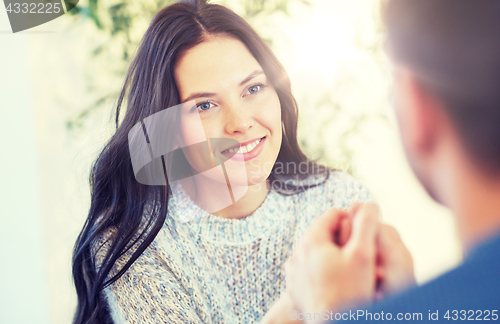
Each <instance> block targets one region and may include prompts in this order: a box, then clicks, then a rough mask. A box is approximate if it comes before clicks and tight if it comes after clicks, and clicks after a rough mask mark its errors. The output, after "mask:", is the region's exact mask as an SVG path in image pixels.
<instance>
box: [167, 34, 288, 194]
mask: <svg viewBox="0 0 500 324" xmlns="http://www.w3.org/2000/svg"><path fill="white" fill-rule="evenodd" d="M175 79H176V82H177V87H178V89H179V94H180V98H181V102H187V101H191V100H194V101H195V102H196V104H195V105H184V108H183V109H182V113H181V136H180V137H181V138H180V139H179V145H180V146H181V147H187V146H189V145H193V144H196V143H199V142H200V140H204V139H202V138H201V137H200V132H199V131H198V130H196V129H194V128H196V125H200V121H201V125H202V128H203V131H202V133H204V137H206V138H207V139H219V138H222V139H227V140H211V141H210V143H211V145H210V146H209V148H210V150H211V152H212V154H213V156H212V157H211V158H213V159H215V160H216V161H217V160H219V161H227V162H226V163H225V165H226V169H227V173H228V174H229V177H230V178H231V182H233V181H234V182H236V183H238V184H240V185H254V184H258V183H261V182H262V181H265V180H266V179H267V177H268V176H269V173H270V171H271V169H272V166H273V165H274V163H275V161H276V158H277V157H278V153H279V150H280V147H281V139H282V130H281V105H280V101H279V98H278V95H277V93H276V91H275V89H274V87H273V86H272V84H271V83H270V82H269V80H268V79H267V78H266V75H265V74H264V72H263V70H262V67H261V66H260V64H259V63H258V62H257V60H256V59H255V58H254V57H253V55H252V54H251V53H250V51H249V50H248V49H247V47H246V46H245V45H244V44H243V43H242V42H241V41H239V40H237V39H235V38H231V37H228V36H210V37H209V38H207V40H205V41H204V42H202V43H200V44H198V45H196V46H194V47H193V48H191V49H189V50H188V51H186V52H185V53H184V55H183V56H182V57H181V58H180V60H179V61H178V63H177V65H176V68H175ZM197 128H201V127H199V126H198V127H197ZM236 141H237V142H236ZM193 147H195V146H193ZM183 150H184V149H183ZM202 151H203V150H198V153H197V152H193V150H191V151H190V150H184V153H185V155H186V157H187V159H188V161H189V162H190V164H191V165H192V167H193V168H195V169H198V170H199V169H204V167H203V165H206V161H207V160H208V159H210V157H209V156H208V154H206V151H205V154H202V153H203V152H202ZM200 152H201V153H200ZM236 152H237V153H236ZM228 159H230V160H228ZM203 160H204V161H205V162H203ZM197 165H199V166H200V168H198V167H197ZM243 166H244V167H243ZM245 170H246V172H245Z"/></svg>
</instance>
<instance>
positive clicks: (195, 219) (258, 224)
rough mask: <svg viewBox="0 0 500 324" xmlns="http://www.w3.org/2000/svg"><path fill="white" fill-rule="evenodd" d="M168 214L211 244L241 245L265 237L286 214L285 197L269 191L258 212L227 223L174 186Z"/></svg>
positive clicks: (180, 188) (229, 220)
mask: <svg viewBox="0 0 500 324" xmlns="http://www.w3.org/2000/svg"><path fill="white" fill-rule="evenodd" d="M173 186H175V187H173V188H172V189H173V190H172V192H173V194H172V196H171V198H170V202H169V210H170V211H171V212H170V213H169V214H170V216H171V218H172V220H173V221H175V222H176V223H177V222H181V223H184V225H186V226H188V227H189V228H190V229H191V230H192V231H193V232H194V233H197V234H199V235H200V236H203V237H205V238H208V239H210V240H212V241H218V242H223V243H243V242H249V241H253V240H255V239H258V238H260V237H265V236H267V231H268V230H269V229H270V228H271V227H273V226H275V225H276V224H277V221H278V220H279V219H280V218H281V217H282V215H283V211H284V210H285V208H284V207H285V204H284V203H285V200H286V196H283V195H281V194H279V193H277V192H276V191H273V190H270V191H269V192H268V194H267V196H266V198H265V200H264V202H263V203H262V204H261V205H260V207H259V208H257V210H255V211H254V212H253V213H252V214H250V215H248V216H247V217H245V218H240V219H229V218H223V217H219V216H216V215H214V214H210V213H208V212H206V211H204V210H203V209H201V208H200V207H199V206H198V205H196V204H195V203H194V202H193V200H191V198H190V197H189V195H188V194H187V193H186V191H185V190H184V189H183V188H182V186H181V185H180V184H179V183H176V184H173Z"/></svg>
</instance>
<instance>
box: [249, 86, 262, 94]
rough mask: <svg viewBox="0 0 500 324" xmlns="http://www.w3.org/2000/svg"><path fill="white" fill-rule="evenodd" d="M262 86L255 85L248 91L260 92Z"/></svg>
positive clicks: (251, 92) (250, 92)
mask: <svg viewBox="0 0 500 324" xmlns="http://www.w3.org/2000/svg"><path fill="white" fill-rule="evenodd" d="M260 88H261V86H260V85H253V86H251V87H250V88H248V93H249V94H253V93H256V92H259V90H260Z"/></svg>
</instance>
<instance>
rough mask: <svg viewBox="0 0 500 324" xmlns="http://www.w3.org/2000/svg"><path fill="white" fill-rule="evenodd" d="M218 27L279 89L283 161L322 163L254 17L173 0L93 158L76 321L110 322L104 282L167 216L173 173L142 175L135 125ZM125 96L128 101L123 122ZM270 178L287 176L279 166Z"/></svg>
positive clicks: (175, 99) (78, 256)
mask: <svg viewBox="0 0 500 324" xmlns="http://www.w3.org/2000/svg"><path fill="white" fill-rule="evenodd" d="M215 34H224V35H228V36H232V37H235V38H236V39H239V40H240V41H241V42H243V43H244V44H245V45H246V46H247V47H248V49H249V50H250V52H251V53H252V54H253V56H254V57H255V58H256V60H257V61H258V62H259V63H260V65H261V67H262V69H263V70H264V73H265V74H266V76H267V77H268V79H269V81H270V82H271V83H272V84H273V86H274V88H275V89H276V92H277V94H278V97H279V100H280V102H281V110H282V131H283V141H282V144H281V148H280V152H279V155H278V161H281V162H282V163H290V162H293V163H296V164H297V165H298V164H300V163H307V164H308V165H309V166H312V167H311V168H310V169H308V170H310V171H309V172H313V170H314V169H315V170H318V167H317V166H316V165H315V164H313V163H311V162H309V161H308V160H307V158H306V156H305V155H304V154H303V153H302V151H301V149H300V148H299V145H298V142H297V121H298V111H297V104H296V102H295V99H294V97H293V96H292V93H291V87H290V80H289V78H288V75H287V74H286V72H285V70H284V68H283V66H282V65H281V64H280V63H279V61H278V60H277V59H276V57H275V56H274V54H273V53H272V51H271V50H270V48H269V47H268V46H267V44H266V43H265V42H264V41H263V40H262V39H261V38H260V37H259V36H258V35H257V34H256V33H255V31H254V30H253V29H252V28H251V27H250V25H248V24H247V23H246V22H245V21H244V20H243V19H242V18H241V17H239V16H238V15H236V14H235V13H234V12H232V11H231V10H229V9H227V8H225V7H223V6H220V5H216V4H207V3H205V1H195V0H193V1H183V2H180V3H176V4H173V5H170V6H167V7H166V8H164V9H163V10H161V11H160V12H159V13H158V14H157V15H156V16H155V17H154V19H153V20H152V22H151V24H150V26H149V28H148V30H147V31H146V34H145V35H144V37H143V39H142V42H141V44H140V46H139V49H138V51H137V55H136V57H135V58H134V59H133V61H132V63H131V65H130V68H129V70H128V73H127V77H126V80H125V84H124V87H123V89H122V91H121V93H120V96H119V99H118V104H117V110H116V133H115V134H114V135H113V136H112V137H111V139H110V141H109V142H108V143H107V145H106V146H105V147H104V149H103V150H102V152H101V153H100V155H99V157H98V158H97V160H96V161H95V163H94V164H93V166H92V171H91V174H90V185H91V197H92V198H91V205H90V210H89V214H88V217H87V220H86V222H85V225H84V227H83V230H82V232H81V233H80V235H79V236H78V239H77V242H76V244H75V249H74V256H73V278H74V282H75V286H76V291H77V294H78V306H77V310H76V314H75V317H74V323H75V324H83V323H108V322H111V319H110V315H109V312H108V310H107V308H106V304H105V303H104V302H102V301H103V299H102V291H103V289H104V288H105V287H107V286H109V285H110V284H112V283H113V282H115V281H116V280H118V279H119V278H120V277H121V276H122V275H123V274H124V273H125V271H127V269H128V268H129V267H130V266H131V265H132V264H133V263H134V261H135V260H136V259H137V258H138V257H139V256H140V255H141V254H142V253H143V252H144V250H145V249H146V248H147V247H148V246H149V245H150V244H151V242H152V241H153V240H154V238H155V237H156V235H157V234H158V232H159V231H160V229H161V228H162V226H163V224H164V222H165V218H166V215H167V202H168V198H169V195H170V194H171V193H170V192H169V189H168V188H169V186H168V181H167V185H166V186H146V185H142V184H140V183H139V182H137V181H136V179H135V177H134V172H133V169H132V163H131V159H130V155H129V148H128V133H129V131H130V129H131V128H132V127H133V126H134V125H135V124H136V123H138V122H141V121H142V120H143V119H144V118H146V117H148V116H150V115H152V114H154V113H156V112H159V111H161V110H163V109H165V108H167V107H172V106H175V105H178V104H179V103H180V98H179V92H178V89H177V86H176V83H175V79H174V67H175V64H176V62H177V60H178V59H179V58H180V56H181V55H182V54H183V53H184V52H185V51H186V50H187V49H189V48H191V47H193V46H195V45H196V44H199V43H201V42H202V41H203V40H204V38H205V37H206V36H207V35H215ZM125 98H127V99H126V100H127V101H126V102H127V107H126V108H127V109H126V113H125V116H124V117H123V121H122V122H121V123H120V112H121V110H122V106H123V105H124V101H125ZM275 167H276V165H275ZM306 176H307V175H306ZM270 179H271V180H274V181H280V180H279V179H280V176H279V175H277V174H276V172H275V168H273V171H272V172H271V174H270ZM167 180H168V179H167ZM150 197H155V199H154V201H155V203H154V206H153V210H156V211H157V212H156V213H155V216H154V217H149V218H148V219H147V221H146V220H145V219H144V211H145V208H146V202H147V201H148V199H149V198H150ZM144 223H145V224H144ZM110 228H113V229H114V230H115V232H114V236H113V239H112V242H111V244H110V247H109V250H108V252H107V254H106V256H105V257H104V259H103V261H102V264H101V265H100V267H99V269H96V263H95V256H94V255H93V250H92V243H93V242H94V241H95V240H96V239H97V238H99V237H100V236H102V235H103V234H104V233H105V232H106V231H107V230H109V229H110ZM132 246H137V248H136V249H135V250H134V253H133V254H132V256H131V257H130V259H129V260H128V261H127V262H126V264H125V265H124V266H123V267H121V269H119V271H117V273H116V274H115V275H114V276H110V278H108V276H109V275H110V271H111V269H112V268H113V266H114V265H115V263H116V261H117V260H118V258H120V257H121V256H123V255H124V254H125V253H126V252H127V251H128V250H130V248H131V247H132Z"/></svg>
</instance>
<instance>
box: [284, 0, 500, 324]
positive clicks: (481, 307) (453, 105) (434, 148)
mask: <svg viewBox="0 0 500 324" xmlns="http://www.w3.org/2000/svg"><path fill="white" fill-rule="evenodd" d="M384 16H385V23H386V26H387V30H388V45H389V46H388V49H389V52H390V55H391V57H392V59H393V62H394V70H395V84H396V98H395V99H396V100H395V103H396V105H395V106H396V107H395V108H396V114H397V117H398V123H399V126H400V131H401V138H402V141H403V144H404V148H405V152H406V155H407V157H408V160H409V162H410V165H411V167H412V169H413V171H414V172H415V174H416V175H417V177H418V179H419V180H420V181H421V183H422V184H423V186H424V187H425V188H426V190H427V192H428V193H429V194H430V195H431V196H432V197H433V198H434V199H435V200H436V201H437V202H439V203H441V204H443V205H445V206H448V207H449V208H450V209H451V210H452V211H453V212H454V214H455V216H456V220H457V224H458V228H459V233H460V238H461V241H462V243H463V245H464V247H465V250H466V257H465V260H464V262H463V264H462V265H461V266H459V267H458V268H456V269H454V270H452V271H450V272H448V273H446V274H444V275H443V276H441V277H439V278H437V279H435V280H433V281H431V282H429V283H427V284H425V285H423V286H421V287H413V288H410V289H408V290H406V291H404V292H399V293H397V294H393V293H394V292H396V291H398V290H401V289H404V288H406V287H407V286H409V285H411V283H412V274H411V273H412V271H411V266H412V265H411V258H409V257H408V254H407V251H406V249H405V248H404V246H403V244H402V243H401V241H400V239H399V237H398V236H397V234H396V233H395V232H394V231H393V230H392V229H391V228H390V227H387V226H384V225H380V224H378V222H377V213H378V210H377V208H376V206H374V205H368V206H361V207H360V206H357V207H356V209H355V210H351V211H349V212H340V211H331V212H329V213H328V214H327V215H324V216H323V217H321V218H320V219H318V221H317V222H316V223H315V224H313V226H312V227H311V229H310V230H309V231H308V232H307V233H306V235H305V236H304V238H303V239H302V241H301V242H300V243H299V244H298V246H297V248H296V250H295V251H294V253H293V256H292V258H291V260H290V261H289V262H288V264H287V267H286V271H287V287H288V291H289V294H290V296H291V297H292V299H293V301H294V303H295V306H296V308H297V310H296V312H295V313H293V314H292V315H293V316H297V312H300V314H302V318H305V319H306V320H308V322H310V323H313V322H319V321H321V320H342V321H357V322H359V321H367V322H371V321H373V322H377V323H379V322H384V321H387V322H389V321H391V322H392V321H395V320H397V321H401V320H404V321H411V322H417V321H424V322H450V321H463V320H490V321H499V322H500V318H499V316H500V1H499V0H389V1H388V2H387V4H386V6H385V8H384ZM352 215H354V216H352ZM345 217H353V223H352V224H353V225H352V233H351V235H350V238H349V240H348V241H347V243H346V244H345V245H342V246H340V245H339V244H335V243H334V240H333V239H332V234H333V233H335V232H337V231H338V230H339V228H340V227H339V222H341V220H342V219H344V218H345ZM391 294H393V295H391ZM388 295H391V296H389V297H387V296H388ZM381 296H382V297H384V299H382V300H378V301H377V302H375V303H372V304H371V305H370V304H368V303H370V302H371V301H373V300H375V299H380V298H379V297H381ZM325 310H327V311H325ZM329 311H331V312H329ZM314 314H316V316H315V315H314ZM318 314H319V316H318Z"/></svg>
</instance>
